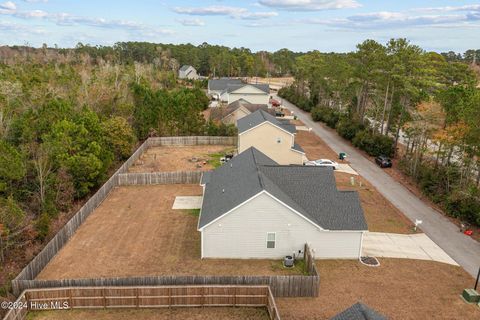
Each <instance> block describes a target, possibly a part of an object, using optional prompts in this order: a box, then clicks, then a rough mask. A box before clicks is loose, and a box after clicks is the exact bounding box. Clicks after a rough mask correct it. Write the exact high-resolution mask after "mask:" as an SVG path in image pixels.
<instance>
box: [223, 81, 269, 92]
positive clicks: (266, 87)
mask: <svg viewBox="0 0 480 320" xmlns="http://www.w3.org/2000/svg"><path fill="white" fill-rule="evenodd" d="M245 86H252V87H254V88H257V89H259V90H261V91H263V92H265V93H266V94H269V93H270V86H269V85H268V84H251V83H242V84H229V85H228V86H227V87H226V88H225V91H224V92H228V93H230V92H233V91H236V90H238V89H240V88H243V87H245Z"/></svg>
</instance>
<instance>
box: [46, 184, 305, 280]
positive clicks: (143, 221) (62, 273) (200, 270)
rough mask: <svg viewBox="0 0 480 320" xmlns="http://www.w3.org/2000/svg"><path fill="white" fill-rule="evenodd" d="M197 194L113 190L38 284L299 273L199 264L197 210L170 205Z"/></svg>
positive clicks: (196, 190)
mask: <svg viewBox="0 0 480 320" xmlns="http://www.w3.org/2000/svg"><path fill="white" fill-rule="evenodd" d="M201 194H202V188H201V187H200V186H198V185H178V184H176V185H153V186H130V187H119V188H116V189H115V190H114V191H113V192H112V193H111V194H110V195H109V196H108V198H107V199H106V200H105V201H104V202H103V203H102V204H101V205H100V206H99V207H98V208H97V209H96V210H95V211H94V212H93V213H92V214H91V215H90V216H89V217H88V218H87V220H86V221H85V222H84V223H83V225H82V226H81V227H80V228H79V229H78V230H77V232H76V233H75V234H74V235H73V237H72V238H71V239H70V241H68V243H67V244H66V245H65V246H64V247H63V248H62V250H61V251H60V252H59V253H58V254H57V255H56V256H55V257H54V258H53V259H52V260H51V261H50V263H49V264H48V265H47V266H46V267H45V269H44V270H43V271H42V272H41V273H40V274H39V275H38V277H37V279H75V278H99V277H107V278H108V277H130V276H148V275H273V274H275V275H281V274H298V273H301V270H297V269H294V270H290V269H284V268H283V267H282V265H281V262H280V261H271V260H251V261H249V262H248V263H245V261H244V260H219V259H215V260H209V259H204V260H202V259H200V233H199V232H198V231H197V220H198V210H173V209H172V205H173V202H174V200H175V197H176V196H198V195H201ZM120 230H121V232H119V231H120Z"/></svg>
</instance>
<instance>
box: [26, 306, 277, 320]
mask: <svg viewBox="0 0 480 320" xmlns="http://www.w3.org/2000/svg"><path fill="white" fill-rule="evenodd" d="M83 319H96V320H127V319H128V320H130V319H142V320H169V319H185V320H207V319H208V320H223V319H232V320H244V319H246V320H267V319H269V317H268V313H267V311H266V309H264V308H222V307H219V308H215V307H212V308H172V309H146V310H138V309H125V310H112V309H110V310H101V309H99V310H65V311H38V312H31V313H29V314H28V317H27V320H83Z"/></svg>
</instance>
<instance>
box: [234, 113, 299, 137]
mask: <svg viewBox="0 0 480 320" xmlns="http://www.w3.org/2000/svg"><path fill="white" fill-rule="evenodd" d="M264 122H270V123H272V124H274V125H276V126H277V127H280V128H282V129H284V130H286V131H288V132H290V133H296V132H297V129H296V128H295V125H293V124H290V123H287V122H285V121H280V120H278V119H277V118H275V116H273V115H272V114H270V113H267V112H265V111H263V110H257V111H255V112H253V113H251V114H249V115H248V116H245V117H243V118H241V119H239V120H238V121H237V127H238V133H239V134H240V133H242V132H245V131H247V130H249V129H251V128H253V127H256V126H258V125H259V124H262V123H264Z"/></svg>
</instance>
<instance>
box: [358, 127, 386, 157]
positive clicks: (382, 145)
mask: <svg viewBox="0 0 480 320" xmlns="http://www.w3.org/2000/svg"><path fill="white" fill-rule="evenodd" d="M352 143H353V145H354V146H355V147H357V148H360V149H362V150H364V151H366V152H367V153H368V154H369V155H371V156H374V157H376V156H379V155H386V156H392V155H393V140H392V139H391V138H389V137H387V136H384V135H380V134H372V133H370V132H369V131H367V130H362V131H359V132H357V134H356V135H355V137H354V138H353V140H352Z"/></svg>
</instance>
